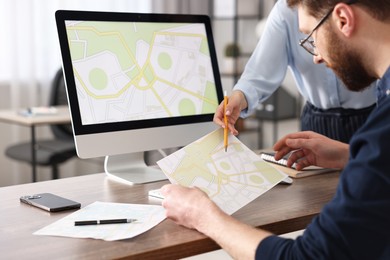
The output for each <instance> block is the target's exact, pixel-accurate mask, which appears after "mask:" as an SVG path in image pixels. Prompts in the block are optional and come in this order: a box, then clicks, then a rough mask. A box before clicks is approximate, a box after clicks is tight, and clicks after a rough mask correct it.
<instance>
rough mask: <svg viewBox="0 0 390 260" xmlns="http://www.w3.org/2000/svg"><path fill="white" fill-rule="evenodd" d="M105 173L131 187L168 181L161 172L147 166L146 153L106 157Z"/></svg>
mask: <svg viewBox="0 0 390 260" xmlns="http://www.w3.org/2000/svg"><path fill="white" fill-rule="evenodd" d="M104 171H105V172H106V174H107V176H109V177H111V178H112V179H114V180H116V181H119V182H122V183H125V184H131V185H133V184H142V183H149V182H156V181H161V180H166V179H167V177H166V176H165V175H164V173H163V172H162V171H161V170H159V169H157V168H153V167H151V166H147V165H146V163H145V160H144V152H137V153H130V154H119V155H110V156H106V158H105V160H104Z"/></svg>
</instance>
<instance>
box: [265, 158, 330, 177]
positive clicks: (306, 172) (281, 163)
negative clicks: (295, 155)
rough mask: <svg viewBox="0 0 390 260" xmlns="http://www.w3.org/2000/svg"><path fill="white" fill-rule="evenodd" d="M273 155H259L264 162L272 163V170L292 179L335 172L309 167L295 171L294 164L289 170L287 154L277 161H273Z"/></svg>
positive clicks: (328, 169)
mask: <svg viewBox="0 0 390 260" xmlns="http://www.w3.org/2000/svg"><path fill="white" fill-rule="evenodd" d="M274 155H275V153H273V152H262V153H261V154H260V157H261V158H262V159H263V160H264V161H267V162H270V163H272V166H273V167H274V168H276V169H278V170H280V171H282V172H284V173H286V174H287V175H289V176H290V177H292V178H302V177H306V176H311V175H316V174H320V173H325V172H332V171H336V169H332V168H322V167H317V166H309V167H306V168H305V169H303V170H300V171H297V170H296V169H295V164H293V166H292V167H291V168H290V167H287V159H288V156H289V154H288V155H286V156H285V157H283V158H282V159H280V160H278V161H276V160H275V158H274Z"/></svg>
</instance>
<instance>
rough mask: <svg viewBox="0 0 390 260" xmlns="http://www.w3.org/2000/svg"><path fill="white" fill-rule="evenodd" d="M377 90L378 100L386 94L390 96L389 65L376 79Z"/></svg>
mask: <svg viewBox="0 0 390 260" xmlns="http://www.w3.org/2000/svg"><path fill="white" fill-rule="evenodd" d="M377 90H378V91H377V96H378V101H380V100H381V99H382V98H385V97H387V96H389V97H390V67H389V68H388V69H387V71H386V72H385V74H384V75H383V77H382V78H381V79H380V80H379V81H378V85H377Z"/></svg>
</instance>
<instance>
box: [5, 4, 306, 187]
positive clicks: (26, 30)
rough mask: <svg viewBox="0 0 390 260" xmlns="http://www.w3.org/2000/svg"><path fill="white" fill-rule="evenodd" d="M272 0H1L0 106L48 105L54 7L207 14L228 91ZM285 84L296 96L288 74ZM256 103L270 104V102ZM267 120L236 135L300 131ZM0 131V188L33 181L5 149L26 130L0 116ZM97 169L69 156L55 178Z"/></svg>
mask: <svg viewBox="0 0 390 260" xmlns="http://www.w3.org/2000/svg"><path fill="white" fill-rule="evenodd" d="M273 5H274V0H142V1H141V0H0V33H1V36H2V37H1V38H2V40H1V41H0V110H15V111H17V110H20V109H22V108H26V107H33V106H44V105H47V104H48V100H49V93H50V87H51V84H52V81H53V79H54V77H55V74H56V72H57V71H58V69H59V68H60V67H61V55H60V50H59V44H58V37H57V31H56V24H55V18H54V13H55V11H56V10H58V9H68V10H94V11H116V12H143V13H145V12H146V13H149V12H156V13H182V14H206V15H209V16H210V17H211V19H212V26H213V34H214V41H215V45H216V50H217V57H218V63H219V68H220V71H221V78H222V84H223V88H224V89H225V90H227V91H228V92H229V91H231V89H232V87H233V86H234V83H235V82H236V81H237V80H238V78H239V76H240V73H241V72H242V70H243V66H244V65H245V63H246V61H247V60H248V58H249V56H250V54H251V52H252V51H253V49H254V48H255V46H256V44H257V41H258V38H259V37H260V36H261V29H262V26H263V24H264V19H266V17H267V15H268V13H269V11H270V10H271V8H272V6H273ZM228 49H229V50H230V51H229V50H228ZM232 58H233V61H232V60H231V59H232ZM283 86H284V89H285V90H286V91H287V93H288V94H289V95H290V96H291V97H293V98H294V99H296V100H299V97H298V96H299V95H298V93H297V90H296V88H295V85H294V82H293V80H292V78H291V76H290V75H289V74H288V75H287V77H286V79H285V82H284V83H283ZM259 109H266V110H267V111H274V110H275V109H276V108H275V107H273V104H272V103H270V104H268V105H267V107H262V108H259ZM298 109H299V107H298ZM294 115H295V111H294ZM270 119H271V120H268V121H267V120H265V121H264V120H259V118H256V117H252V118H249V119H246V120H245V121H244V122H242V123H241V124H242V125H241V129H242V134H241V135H240V138H241V139H242V140H243V142H244V143H246V144H247V145H248V146H249V147H250V148H252V149H258V148H262V147H270V146H271V145H272V144H273V141H274V139H276V138H277V137H280V136H282V135H284V134H285V133H288V132H291V131H296V130H298V121H299V120H298V119H297V118H290V119H288V120H283V121H279V122H276V123H275V121H274V120H272V118H270ZM260 124H261V127H260ZM275 127H276V128H275ZM0 129H1V135H0V149H1V150H2V151H1V153H0V165H1V166H2V167H1V170H0V186H8V185H15V184H20V183H28V182H31V168H30V166H29V165H28V164H26V163H20V162H18V161H15V160H12V159H10V158H8V157H7V156H5V155H4V150H5V149H6V148H7V147H9V146H11V145H13V144H15V143H19V142H23V141H29V140H30V131H29V129H28V128H27V127H24V126H18V125H14V124H8V123H5V122H0ZM259 131H260V132H259ZM51 135H52V133H51V131H50V128H49V127H48V126H40V127H37V128H36V136H37V139H39V138H45V137H48V136H51ZM275 135H276V136H275ZM37 170H38V171H37V179H38V180H39V181H42V180H49V179H51V170H50V167H38V168H37ZM96 172H103V160H102V159H101V158H97V159H89V160H80V159H78V158H77V157H75V158H73V159H71V160H69V161H67V162H66V163H63V164H62V165H61V167H60V177H61V178H64V177H71V176H77V175H82V174H88V173H96Z"/></svg>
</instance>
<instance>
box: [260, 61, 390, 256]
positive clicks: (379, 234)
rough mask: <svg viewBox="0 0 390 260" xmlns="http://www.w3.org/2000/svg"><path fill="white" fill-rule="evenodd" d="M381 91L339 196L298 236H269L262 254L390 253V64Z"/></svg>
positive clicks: (354, 144) (357, 138)
mask: <svg viewBox="0 0 390 260" xmlns="http://www.w3.org/2000/svg"><path fill="white" fill-rule="evenodd" d="M377 97H378V100H377V107H376V108H375V109H374V110H373V111H372V113H371V115H370V117H369V118H368V119H367V121H366V123H365V124H364V125H363V126H362V127H361V128H360V129H359V130H358V131H357V132H356V133H355V135H354V136H353V137H352V139H351V142H350V158H349V162H348V164H347V165H346V167H345V169H344V170H343V172H342V173H341V176H340V182H339V185H338V187H337V192H336V195H335V196H334V198H333V199H332V200H331V201H330V202H329V203H328V204H327V205H325V206H324V208H323V210H322V212H321V214H319V215H318V216H317V217H316V218H314V219H313V221H312V223H311V224H310V225H309V226H308V227H307V228H306V230H305V232H304V233H303V235H302V236H300V237H298V238H297V239H296V240H291V239H284V238H280V237H277V236H270V237H268V238H266V239H264V240H263V241H262V242H261V243H260V244H259V246H258V248H257V251H256V259H272V260H274V259H390V67H389V68H388V69H387V72H386V73H385V75H384V76H383V77H382V79H381V80H380V81H379V82H378V86H377Z"/></svg>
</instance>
